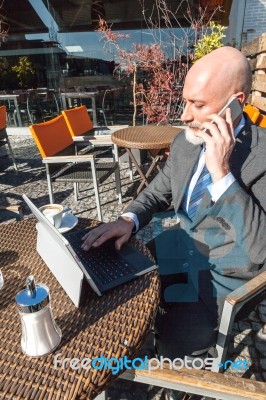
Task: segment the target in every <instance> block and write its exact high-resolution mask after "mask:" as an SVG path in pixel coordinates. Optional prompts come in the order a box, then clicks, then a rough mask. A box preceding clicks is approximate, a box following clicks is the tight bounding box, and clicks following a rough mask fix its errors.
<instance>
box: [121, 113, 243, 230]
mask: <svg viewBox="0 0 266 400" xmlns="http://www.w3.org/2000/svg"><path fill="white" fill-rule="evenodd" d="M244 126H245V118H244V115H242V118H241V120H240V122H239V124H238V125H237V127H236V128H235V131H234V133H235V137H236V136H237V135H238V134H239V132H240V131H241V130H242V128H243V127H244ZM204 165H205V151H204V149H202V151H201V153H200V156H199V161H198V165H197V168H196V170H195V172H194V174H193V176H192V178H191V181H190V184H189V187H188V195H187V203H186V210H188V205H189V200H190V196H191V193H192V192H193V189H194V187H195V185H196V183H197V181H198V178H199V176H200V174H201V171H202V169H203V167H204ZM234 181H235V177H234V176H233V174H232V173H231V172H229V173H228V174H227V175H225V176H224V177H223V178H222V179H220V180H219V181H218V182H216V183H211V184H210V185H208V190H209V192H210V194H211V197H212V201H213V202H214V203H215V202H216V201H217V200H218V199H219V198H220V197H221V196H222V194H223V193H224V192H225V191H226V190H227V189H228V188H229V187H230V186H231V185H232V183H233V182H234ZM121 216H125V217H129V218H131V219H133V221H134V223H135V229H134V230H133V232H134V233H135V232H137V231H138V229H139V220H138V217H137V215H136V214H134V213H132V212H126V213H123V214H122V215H121Z"/></svg>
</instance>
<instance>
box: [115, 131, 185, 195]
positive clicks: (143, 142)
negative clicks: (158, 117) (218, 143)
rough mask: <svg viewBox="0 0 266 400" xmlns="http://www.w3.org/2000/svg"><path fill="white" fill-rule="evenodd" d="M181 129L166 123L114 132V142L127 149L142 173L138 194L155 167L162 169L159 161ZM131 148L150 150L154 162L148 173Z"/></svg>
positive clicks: (146, 183)
mask: <svg viewBox="0 0 266 400" xmlns="http://www.w3.org/2000/svg"><path fill="white" fill-rule="evenodd" d="M181 130H182V129H181V128H174V127H172V126H165V125H143V126H130V127H128V128H124V129H119V130H118V131H116V132H114V133H113V134H112V141H113V143H115V144H116V145H117V146H120V147H124V148H125V149H126V151H127V153H128V156H129V160H131V161H132V162H133V164H134V165H135V167H136V169H137V171H138V173H139V174H140V177H141V183H140V185H139V187H138V188H137V191H136V196H137V195H138V194H139V193H140V191H141V190H142V188H143V186H144V185H146V186H148V183H149V182H148V177H149V176H150V174H151V173H152V171H153V170H154V168H157V169H158V171H160V166H159V164H158V162H159V161H160V160H161V159H162V157H163V155H164V150H165V149H167V148H168V147H170V145H171V143H172V141H173V140H174V138H175V136H176V135H177V134H178V133H179V132H180V131H181ZM131 149H139V150H141V149H145V150H147V151H148V152H149V154H150V156H151V158H152V163H151V165H150V167H149V169H148V171H147V172H146V174H144V172H143V171H142V169H141V167H140V165H139V164H138V162H137V160H136V158H135V157H134V154H133V153H132V151H131ZM136 196H135V197H136Z"/></svg>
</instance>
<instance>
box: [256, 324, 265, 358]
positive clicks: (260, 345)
mask: <svg viewBox="0 0 266 400" xmlns="http://www.w3.org/2000/svg"><path fill="white" fill-rule="evenodd" d="M255 347H256V349H257V350H258V351H259V352H260V354H261V355H262V356H263V357H266V334H265V333H263V331H262V329H261V330H259V331H258V332H257V334H256V337H255Z"/></svg>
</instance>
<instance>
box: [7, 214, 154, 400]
mask: <svg viewBox="0 0 266 400" xmlns="http://www.w3.org/2000/svg"><path fill="white" fill-rule="evenodd" d="M95 223H96V222H92V221H90V220H84V219H80V220H79V224H78V227H79V228H84V227H85V226H89V225H92V224H95ZM35 224H36V220H35V219H34V218H32V219H28V220H24V221H21V222H14V223H10V224H2V225H0V237H1V244H0V254H1V264H0V266H1V269H2V272H3V275H4V280H5V284H4V287H3V289H2V290H1V291H0V351H1V358H0V398H3V399H5V400H6V399H12V400H18V399H27V400H30V399H34V400H39V399H45V400H46V399H51V400H53V399H57V400H59V399H64V400H68V399H71V400H73V399H93V398H95V397H96V396H97V394H99V393H100V392H101V391H102V390H104V389H105V388H106V387H107V385H108V383H109V382H111V381H112V380H114V379H115V378H116V377H117V375H112V371H110V370H109V369H107V370H98V371H97V370H94V369H92V368H91V369H88V370H86V369H84V368H80V369H78V370H73V369H70V366H69V364H68V365H67V366H66V369H62V368H60V367H58V368H57V369H55V368H54V356H55V355H56V354H59V353H62V354H61V356H60V359H64V358H67V357H69V358H74V357H77V358H79V359H83V358H87V357H88V358H90V359H93V358H96V357H100V356H104V357H106V358H108V359H110V358H111V357H117V358H120V357H123V356H127V357H128V358H130V359H132V358H134V355H135V354H136V351H137V350H138V349H139V348H140V346H141V344H142V343H143V340H144V338H145V335H146V333H147V332H148V330H149V328H150V326H151V323H152V321H153V319H154V315H155V312H156V308H157V304H158V301H159V286H160V285H159V279H158V273H157V272H156V271H152V272H150V273H149V274H146V275H144V276H142V277H140V278H138V279H136V280H134V281H131V282H129V283H127V284H125V285H122V286H120V287H118V288H115V289H112V290H110V291H109V292H107V293H106V294H105V295H104V296H102V297H98V296H97V295H95V294H91V295H90V297H89V298H88V299H87V301H86V303H85V305H84V306H82V307H80V308H78V309H77V308H76V307H75V306H74V305H73V303H72V302H71V300H70V299H69V298H68V296H67V295H66V293H65V292H64V290H63V289H62V288H61V286H60V285H59V284H58V282H57V281H56V279H55V278H54V276H53V275H52V274H51V272H50V271H49V269H48V268H47V266H46V265H45V264H44V262H43V261H42V259H41V258H40V256H39V255H38V253H37V252H36V250H35V248H36V229H35ZM76 229H77V228H76ZM134 243H135V244H136V246H138V247H140V248H141V250H142V251H143V252H144V253H145V254H149V253H148V250H147V249H146V248H144V247H143V246H142V245H141V244H140V243H139V242H134ZM30 274H34V276H35V278H36V281H37V282H42V283H45V284H47V285H48V287H49V288H50V293H51V304H52V310H53V315H54V317H55V320H56V322H57V324H58V326H59V327H60V329H61V330H62V335H63V336H62V341H61V343H60V345H59V347H58V348H57V349H56V350H55V351H54V353H52V354H49V355H47V356H43V357H39V358H31V357H28V356H26V355H24V354H23V353H22V350H21V346H20V339H21V326H20V318H19V315H18V313H17V310H16V304H15V300H14V297H15V295H16V293H17V292H18V291H20V290H21V289H22V288H23V287H24V285H25V280H26V277H27V276H28V275H30Z"/></svg>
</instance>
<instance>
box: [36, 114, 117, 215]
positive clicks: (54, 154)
mask: <svg viewBox="0 0 266 400" xmlns="http://www.w3.org/2000/svg"><path fill="white" fill-rule="evenodd" d="M30 131H31V133H32V135H33V137H34V139H35V142H36V144H37V146H38V148H39V151H40V153H41V155H42V157H43V163H44V164H45V168H46V176H47V185H48V193H49V199H50V202H51V203H53V202H54V195H53V188H52V182H53V181H58V182H72V183H74V196H75V200H78V183H81V182H83V183H89V182H92V183H93V187H94V192H95V199H96V207H97V213H98V219H99V220H100V221H102V211H101V205H100V197H99V188H98V186H99V184H100V183H102V182H104V181H105V180H106V179H107V178H108V177H109V176H110V175H111V174H112V173H115V178H116V191H117V195H118V199H119V203H122V195H121V183H120V173H119V166H118V163H117V162H116V161H113V162H110V163H106V162H103V163H100V162H96V160H95V156H94V154H77V151H76V146H75V144H74V142H73V140H72V137H71V135H70V132H69V129H68V126H67V124H66V122H65V119H64V117H63V116H62V115H60V116H58V117H55V118H53V119H52V120H50V121H47V122H43V123H40V124H34V125H31V126H30ZM53 135H59V138H57V139H56V141H55V146H54V147H53V144H51V140H53V137H52V136H53ZM54 139H55V137H54ZM81 164H82V165H81Z"/></svg>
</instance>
